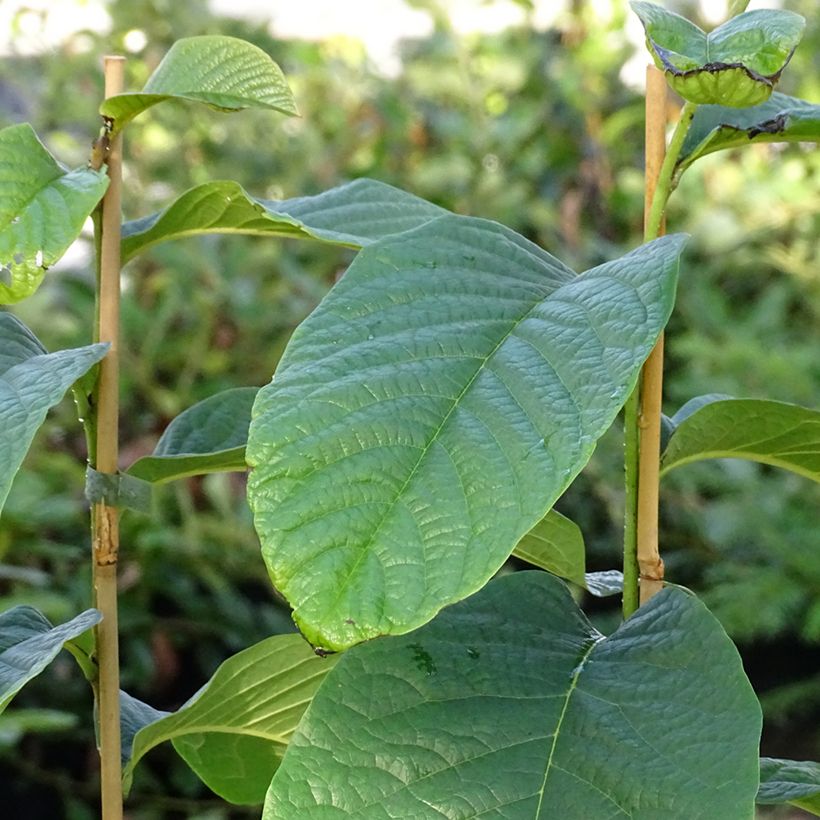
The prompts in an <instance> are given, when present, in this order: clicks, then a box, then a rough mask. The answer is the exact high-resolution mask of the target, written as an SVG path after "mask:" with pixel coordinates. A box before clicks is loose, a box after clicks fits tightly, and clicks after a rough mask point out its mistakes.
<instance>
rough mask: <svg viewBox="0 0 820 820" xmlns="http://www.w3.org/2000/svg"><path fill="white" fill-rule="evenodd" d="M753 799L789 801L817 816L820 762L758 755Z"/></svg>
mask: <svg viewBox="0 0 820 820" xmlns="http://www.w3.org/2000/svg"><path fill="white" fill-rule="evenodd" d="M757 802H758V803H762V804H773V803H791V805H793V806H797V807H798V808H801V809H804V810H805V811H807V812H810V813H811V814H814V815H815V816H818V817H820V763H814V762H812V761H809V760H780V759H777V758H772V757H762V758H760V791H759V792H758V793H757Z"/></svg>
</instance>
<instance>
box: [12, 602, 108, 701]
mask: <svg viewBox="0 0 820 820" xmlns="http://www.w3.org/2000/svg"><path fill="white" fill-rule="evenodd" d="M101 617H102V616H101V615H100V613H99V612H97V610H96V609H87V610H86V611H85V612H82V613H80V614H79V615H77V616H76V617H75V618H72V619H71V620H70V621H68V623H64V624H61V625H60V626H52V625H51V624H50V623H49V622H48V620H47V619H46V617H45V616H44V615H43V614H42V613H40V612H38V611H37V610H36V609H34V608H33V607H30V606H16V607H14V608H13V609H9V610H8V611H6V612H3V613H2V614H0V712H2V711H3V710H4V709H5V708H6V707H7V706H8V705H9V703H10V701H11V699H12V698H13V697H14V696H15V695H16V694H17V693H18V692H19V691H20V690H21V689H22V688H23V686H25V684H27V683H28V682H29V681H30V680H31V679H32V678H35V677H37V675H39V674H40V672H42V671H43V670H44V669H45V668H46V667H47V666H48V665H49V664H50V663H51V662H52V661H53V660H54V658H56V657H57V654H58V653H59V651H60V650H61V649H62V648H63V644H65V643H66V642H67V641H70V640H72V639H73V638H76V637H77V636H78V635H81V634H82V633H83V632H85V631H86V630H87V629H91V627H92V626H94V625H95V624H97V623H99V622H100V618H101Z"/></svg>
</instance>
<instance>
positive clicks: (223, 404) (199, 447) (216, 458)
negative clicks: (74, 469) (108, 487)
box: [127, 387, 259, 484]
mask: <svg viewBox="0 0 820 820" xmlns="http://www.w3.org/2000/svg"><path fill="white" fill-rule="evenodd" d="M258 390H259V388H258V387H235V388H233V389H231V390H224V391H223V392H221V393H217V394H216V395H215V396H210V397H209V398H207V399H204V400H203V401H201V402H198V403H197V404H195V405H193V407H189V408H188V409H187V410H185V411H184V412H182V413H180V414H179V415H178V416H177V417H176V418H175V419H174V420H173V421H172V422H171V423H170V424H169V425H168V427H167V429H166V430H165V432H164V433H163V434H162V436H161V438H160V440H159V441H158V442H157V446H156V448H155V449H154V452H153V453H152V454H151V455H150V456H145V457H143V458H140V459H138V460H137V461H135V462H134V463H133V464H132V465H131V466H130V467H129V468H128V470H127V472H128V473H129V474H130V475H133V476H136V477H137V478H141V479H143V480H144V481H150V482H152V483H154V484H160V483H163V482H166V481H174V480H175V479H178V478H184V477H186V476H191V475H203V474H204V473H220V472H238V471H239V472H241V471H244V470H245V469H246V466H245V445H246V443H247V441H248V426H249V425H250V423H251V407H252V406H253V400H254V398H255V397H256V393H257V391H258Z"/></svg>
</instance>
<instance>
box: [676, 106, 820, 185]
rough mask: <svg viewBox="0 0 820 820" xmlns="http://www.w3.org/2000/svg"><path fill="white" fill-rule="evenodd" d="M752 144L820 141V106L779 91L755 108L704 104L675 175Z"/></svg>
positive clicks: (699, 111) (695, 118)
mask: <svg viewBox="0 0 820 820" xmlns="http://www.w3.org/2000/svg"><path fill="white" fill-rule="evenodd" d="M750 142H820V105H816V104H814V103H810V102H806V100H799V99H797V98H796V97H787V96H786V95H785V94H780V93H779V92H777V91H775V92H774V93H773V94H772V96H771V97H769V99H768V100H766V102H763V103H760V105H754V106H752V107H751V108H727V107H726V106H723V105H702V106H700V107H699V108H698V109H697V111H696V112H695V116H694V119H693V120H692V125H691V127H690V129H689V131H688V132H687V134H686V139H685V140H684V142H683V148H682V149H681V153H680V157H679V159H678V164H677V166H676V168H675V174H676V176H677V177H679V176H680V175H681V174H682V173H683V172H684V171H685V170H686V169H687V168H688V167H689V166H690V165H691V164H692V163H693V162H695V160H697V159H700V158H701V157H704V156H706V155H707V154H711V153H713V152H714V151H722V150H724V149H727V148H737V147H738V146H742V145H748V144H749V143H750Z"/></svg>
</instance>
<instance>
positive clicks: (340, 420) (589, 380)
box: [246, 216, 684, 649]
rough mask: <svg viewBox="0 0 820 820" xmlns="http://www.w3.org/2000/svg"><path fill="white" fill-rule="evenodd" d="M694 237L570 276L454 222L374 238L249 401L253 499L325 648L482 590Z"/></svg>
mask: <svg viewBox="0 0 820 820" xmlns="http://www.w3.org/2000/svg"><path fill="white" fill-rule="evenodd" d="M683 242H684V239H683V238H682V237H680V236H673V237H666V238H664V239H661V240H658V241H656V242H654V243H652V244H650V245H646V246H643V247H642V248H639V249H637V250H636V251H633V252H632V253H630V254H628V255H627V256H625V257H623V258H621V259H618V260H615V261H613V262H609V263H607V264H605V265H601V266H599V267H597V268H594V269H592V270H590V271H588V272H587V273H585V274H584V275H583V276H576V275H575V274H574V273H573V272H572V271H571V270H570V269H569V268H567V267H566V266H565V265H564V264H563V263H561V262H560V261H559V260H557V259H556V258H555V257H553V256H551V255H550V254H548V253H546V252H545V251H543V250H541V249H540V248H538V247H537V246H535V245H533V244H531V243H530V242H528V241H527V240H525V239H524V238H523V237H521V236H519V235H518V234H516V233H514V232H513V231H510V230H509V229H506V228H504V227H502V226H500V225H498V224H496V223H492V222H487V221H484V220H478V219H470V218H465V217H456V216H446V217H440V218H438V219H435V220H433V221H432V222H429V223H427V224H426V225H423V226H422V227H420V228H418V229H416V230H415V231H410V232H406V233H403V234H400V235H397V236H395V237H388V238H387V239H385V240H382V241H380V242H377V243H375V244H373V245H371V246H369V247H366V248H365V249H364V250H363V251H362V252H361V253H360V254H359V255H358V257H357V258H356V260H355V261H354V262H353V264H352V265H351V267H350V268H349V269H348V271H347V273H346V274H345V276H344V277H343V278H342V280H341V281H340V282H339V283H338V284H337V285H336V286H335V287H334V289H333V290H332V291H331V293H330V294H329V295H328V296H327V297H326V298H325V300H324V301H323V302H322V303H321V304H320V306H319V307H318V308H317V309H316V310H315V311H314V313H313V314H312V315H311V316H310V317H309V318H308V319H307V320H306V321H305V322H304V323H303V324H302V325H301V326H300V327H299V328H298V329H297V331H296V332H295V333H294V335H293V337H292V339H291V342H290V344H289V345H288V348H287V350H286V351H285V354H284V356H283V358H282V360H281V363H280V366H279V368H278V370H277V372H276V375H275V378H274V380H273V382H272V383H271V384H269V385H268V386H266V387H263V388H262V389H261V390H260V392H259V394H258V396H257V400H256V404H255V405H254V419H253V421H252V422H251V428H250V433H249V440H248V449H247V454H246V457H247V461H248V464H249V465H251V466H252V467H253V468H255V469H253V471H252V473H251V476H250V479H249V486H248V497H249V500H250V504H251V507H252V509H253V511H254V514H255V523H256V528H257V532H258V533H259V535H260V538H261V541H262V547H263V555H264V557H265V560H266V563H267V565H268V568H269V571H270V573H271V577H272V580H273V583H274V584H275V586H276V587H277V588H278V589H279V590H280V591H281V592H282V593H283V594H284V595H285V596H286V597H287V598H288V600H289V601H290V603H291V604H292V605H293V606H294V608H295V613H294V616H295V619H296V621H297V623H298V625H299V626H300V628H301V629H302V630H303V632H304V634H305V635H306V637H307V638H308V640H310V641H311V642H312V643H315V644H318V645H320V646H323V647H325V648H328V649H342V648H345V647H347V646H350V645H352V644H354V643H357V642H358V641H361V640H365V639H367V638H371V637H374V636H376V635H379V634H389V633H403V632H408V631H410V630H411V629H414V628H416V627H418V626H420V625H421V624H423V623H425V622H426V621H428V620H429V619H430V618H432V617H433V615H435V614H436V612H438V610H439V609H441V607H442V606H445V605H446V604H449V603H452V602H454V601H457V600H460V599H461V598H463V597H465V596H467V595H469V594H471V593H473V592H475V591H476V590H477V589H479V588H480V587H481V586H483V585H484V583H485V582H486V581H487V580H489V578H490V577H492V575H493V574H494V573H495V571H496V570H497V569H498V568H499V567H500V566H501V564H502V563H503V562H504V560H506V558H507V557H508V556H509V555H510V553H511V552H512V550H513V548H514V547H515V545H516V544H517V543H518V541H519V540H520V539H521V537H522V536H524V535H525V534H526V533H527V532H528V531H529V530H530V529H531V528H532V527H533V526H534V525H535V524H536V523H537V522H538V521H540V520H541V519H542V518H543V517H544V515H545V514H546V513H547V511H548V510H549V509H550V507H551V506H552V504H553V503H554V502H555V500H556V499H557V498H558V497H559V496H560V495H561V493H562V492H563V491H564V489H566V487H567V486H568V485H569V483H570V482H571V481H572V479H573V478H574V477H575V475H576V474H577V473H578V472H579V471H580V469H581V468H582V467H583V466H584V464H585V463H586V461H587V460H588V459H589V457H590V455H591V454H592V451H593V449H594V447H595V442H596V440H597V438H598V437H599V436H600V435H601V434H602V433H603V432H604V431H605V430H606V429H607V428H608V427H609V425H610V424H611V423H612V421H613V419H614V418H615V415H616V413H617V412H618V410H619V408H620V407H621V405H622V404H623V402H624V401H625V399H626V397H627V395H628V394H629V391H630V390H631V388H632V386H633V385H634V383H635V380H636V378H637V374H638V369H639V367H640V365H641V362H642V361H643V360H644V359H645V357H646V356H647V355H648V353H649V350H650V349H651V347H652V344H653V343H654V341H655V339H656V338H657V336H658V334H659V332H660V329H661V328H662V327H663V325H664V324H665V322H666V320H667V318H668V316H669V312H670V311H671V307H672V302H673V299H674V290H675V281H676V274H677V267H678V255H679V253H680V250H681V247H682V245H683Z"/></svg>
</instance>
